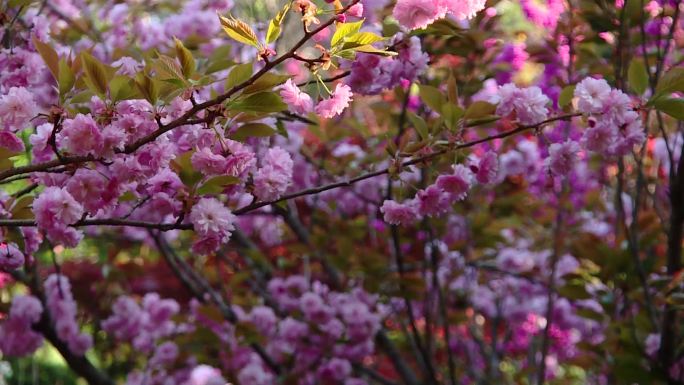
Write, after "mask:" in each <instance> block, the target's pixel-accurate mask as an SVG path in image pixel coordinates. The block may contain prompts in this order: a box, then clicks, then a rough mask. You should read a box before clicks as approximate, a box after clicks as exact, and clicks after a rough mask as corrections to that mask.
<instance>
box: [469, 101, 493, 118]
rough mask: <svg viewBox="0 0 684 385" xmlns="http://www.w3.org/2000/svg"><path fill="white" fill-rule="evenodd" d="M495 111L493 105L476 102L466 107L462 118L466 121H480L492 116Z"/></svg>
mask: <svg viewBox="0 0 684 385" xmlns="http://www.w3.org/2000/svg"><path fill="white" fill-rule="evenodd" d="M495 111H496V106H495V105H493V104H491V103H487V102H484V101H481V100H478V101H476V102H474V103H473V104H471V105H470V106H468V108H467V109H466V111H465V114H464V115H463V117H464V118H466V119H480V118H484V117H486V116H490V115H494V113H495Z"/></svg>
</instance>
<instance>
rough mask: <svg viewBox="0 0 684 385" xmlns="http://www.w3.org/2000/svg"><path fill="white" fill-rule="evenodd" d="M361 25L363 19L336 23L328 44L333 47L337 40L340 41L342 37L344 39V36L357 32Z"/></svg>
mask: <svg viewBox="0 0 684 385" xmlns="http://www.w3.org/2000/svg"><path fill="white" fill-rule="evenodd" d="M362 25H363V20H360V21H357V22H354V23H337V25H336V26H335V27H336V30H335V33H334V34H333V37H332V39H331V40H330V46H331V47H334V46H336V45H337V44H338V43H339V42H341V41H342V39H344V38H345V37H347V36H349V35H352V34H355V33H357V32H359V30H361V26H362Z"/></svg>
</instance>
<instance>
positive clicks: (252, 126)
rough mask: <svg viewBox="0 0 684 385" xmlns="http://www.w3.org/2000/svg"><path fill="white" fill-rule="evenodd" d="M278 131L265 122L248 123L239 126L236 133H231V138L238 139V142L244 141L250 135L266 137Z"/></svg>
mask: <svg viewBox="0 0 684 385" xmlns="http://www.w3.org/2000/svg"><path fill="white" fill-rule="evenodd" d="M275 133H276V130H274V129H273V128H272V127H271V126H269V125H267V124H264V123H247V124H243V125H242V126H240V127H238V129H237V130H235V132H234V133H232V134H230V138H231V139H233V140H237V141H238V142H243V141H244V140H245V139H247V138H250V137H265V136H271V135H274V134H275Z"/></svg>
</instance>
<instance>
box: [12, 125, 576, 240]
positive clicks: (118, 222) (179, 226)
mask: <svg viewBox="0 0 684 385" xmlns="http://www.w3.org/2000/svg"><path fill="white" fill-rule="evenodd" d="M580 115H581V114H580V113H571V114H564V115H559V116H556V117H552V118H549V119H546V120H544V121H542V122H539V123H537V124H530V125H520V126H518V127H517V128H515V129H512V130H509V131H505V132H502V133H499V134H496V135H491V136H487V137H485V138H481V139H476V140H473V141H470V142H466V143H461V144H458V145H453V146H450V147H448V148H445V149H442V150H439V151H436V152H433V153H431V154H427V155H423V156H420V157H417V158H414V159H411V160H409V161H406V162H403V163H402V164H401V167H402V168H405V167H408V166H412V165H416V164H420V163H424V162H427V161H430V160H432V159H435V158H438V157H440V156H442V155H446V154H450V153H452V152H454V151H457V150H461V149H464V148H469V147H473V146H476V145H478V144H482V143H486V142H490V141H492V140H495V139H503V138H507V137H509V136H513V135H516V134H519V133H521V132H524V131H527V130H530V129H538V128H540V127H542V126H544V125H546V124H549V123H553V122H557V121H562V120H569V119H572V118H573V117H577V116H580ZM27 167H28V166H27ZM389 173H390V168H383V169H381V170H378V171H373V172H369V173H366V174H362V175H359V176H357V177H354V178H351V179H348V180H345V181H341V182H334V183H330V184H327V185H323V186H319V187H314V188H310V189H305V190H301V191H297V192H294V193H291V194H287V195H283V196H282V197H280V198H277V199H273V200H270V201H261V202H255V203H252V204H250V205H247V206H244V207H241V208H239V209H236V210H235V211H233V214H235V215H242V214H246V213H249V212H250V211H254V210H257V209H259V208H262V207H265V206H269V205H274V204H276V203H279V202H284V201H288V200H291V199H295V198H299V197H302V196H307V195H315V194H319V193H321V192H324V191H328V190H333V189H337V188H343V187H350V186H352V185H354V184H355V183H358V182H361V181H363V180H366V179H370V178H375V177H377V176H381V175H385V174H389ZM0 178H1V175H0ZM0 226H7V227H30V226H36V222H35V221H34V220H31V219H0ZM71 226H73V227H84V226H131V227H142V228H149V229H156V230H161V231H170V230H190V229H192V224H190V223H155V222H145V221H137V220H127V219H119V218H99V219H83V220H80V221H78V222H76V223H74V224H72V225H71Z"/></svg>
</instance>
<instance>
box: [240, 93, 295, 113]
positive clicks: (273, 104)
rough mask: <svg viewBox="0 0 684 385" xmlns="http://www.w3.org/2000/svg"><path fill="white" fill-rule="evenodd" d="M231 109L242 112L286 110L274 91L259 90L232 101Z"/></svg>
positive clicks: (285, 106)
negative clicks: (234, 101)
mask: <svg viewBox="0 0 684 385" xmlns="http://www.w3.org/2000/svg"><path fill="white" fill-rule="evenodd" d="M231 109H233V110H236V111H243V112H280V111H283V110H286V109H287V105H286V104H285V103H283V100H282V99H281V98H280V95H278V94H276V93H275V92H259V93H256V94H252V95H249V96H248V97H246V98H244V99H242V100H239V101H238V102H236V103H234V104H233V105H232V106H231Z"/></svg>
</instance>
